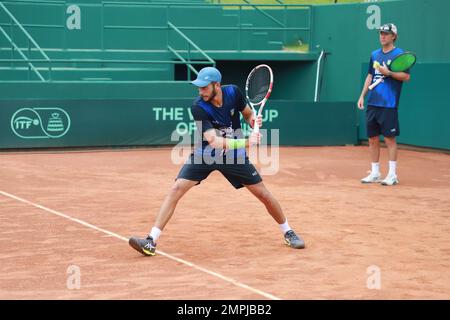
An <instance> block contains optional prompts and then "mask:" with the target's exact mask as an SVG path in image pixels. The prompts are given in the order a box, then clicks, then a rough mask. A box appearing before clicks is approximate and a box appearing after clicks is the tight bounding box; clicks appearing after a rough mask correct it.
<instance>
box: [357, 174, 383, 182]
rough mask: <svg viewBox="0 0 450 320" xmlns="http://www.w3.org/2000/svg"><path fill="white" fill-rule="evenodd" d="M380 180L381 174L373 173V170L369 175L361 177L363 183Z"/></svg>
mask: <svg viewBox="0 0 450 320" xmlns="http://www.w3.org/2000/svg"><path fill="white" fill-rule="evenodd" d="M380 181H381V176H380V174H379V173H378V174H372V172H371V173H370V174H369V175H368V176H367V177H365V178H362V179H361V183H378V182H380Z"/></svg>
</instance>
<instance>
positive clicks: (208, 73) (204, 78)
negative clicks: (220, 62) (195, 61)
mask: <svg viewBox="0 0 450 320" xmlns="http://www.w3.org/2000/svg"><path fill="white" fill-rule="evenodd" d="M221 81H222V75H221V74H220V71H219V70H217V69H216V68H214V67H206V68H203V69H202V70H200V72H199V73H198V75H197V79H195V80H194V81H192V82H191V83H192V84H193V85H195V86H197V87H206V86H207V85H208V84H210V83H211V82H221Z"/></svg>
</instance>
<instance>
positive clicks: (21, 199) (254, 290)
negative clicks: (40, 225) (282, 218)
mask: <svg viewBox="0 0 450 320" xmlns="http://www.w3.org/2000/svg"><path fill="white" fill-rule="evenodd" d="M0 194H2V195H3V196H5V197H8V198H11V199H14V200H17V201H19V202H22V203H25V204H28V205H31V206H33V207H35V208H38V209H41V210H44V211H47V212H49V213H51V214H53V215H56V216H58V217H61V218H65V219H67V220H69V221H72V222H75V223H78V224H81V225H82V226H85V227H87V228H89V229H92V230H96V231H99V232H101V233H104V234H107V235H109V236H112V237H114V238H117V239H119V240H122V241H126V242H128V238H126V237H123V236H121V235H119V234H117V233H114V232H112V231H109V230H106V229H104V228H100V227H97V226H95V225H93V224H91V223H89V222H86V221H84V220H81V219H78V218H74V217H72V216H69V215H67V214H64V213H62V212H59V211H56V210H53V209H50V208H47V207H45V206H43V205H40V204H37V203H34V202H32V201H29V200H26V199H24V198H21V197H18V196H16V195H13V194H11V193H8V192H5V191H2V190H0ZM158 254H159V255H161V256H164V257H166V258H168V259H170V260H173V261H176V262H178V263H181V264H184V265H186V266H188V267H191V268H193V269H195V270H198V271H201V272H203V273H206V274H208V275H210V276H213V277H216V278H219V279H221V280H223V281H225V282H228V283H231V284H233V285H234V286H236V287H239V288H242V289H246V290H248V291H251V292H253V293H255V294H258V295H261V296H263V297H265V298H267V299H270V300H281V298H279V297H277V296H274V295H272V294H270V293H267V292H264V291H262V290H259V289H256V288H253V287H251V286H249V285H246V284H244V283H242V282H239V281H237V280H235V279H233V278H230V277H227V276H224V275H222V274H220V273H218V272H215V271H212V270H209V269H206V268H204V267H201V266H199V265H196V264H195V263H192V262H189V261H187V260H184V259H180V258H177V257H174V256H172V255H171V254H168V253H165V252H163V251H159V250H158ZM150 259H151V258H150Z"/></svg>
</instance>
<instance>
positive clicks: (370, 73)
mask: <svg viewBox="0 0 450 320" xmlns="http://www.w3.org/2000/svg"><path fill="white" fill-rule="evenodd" d="M374 74H375V70H374V68H373V60H372V57H370V61H369V70H368V73H367V77H366V80H365V81H364V86H363V88H362V91H361V95H360V96H359V99H358V108H359V109H361V110H364V97H365V96H366V94H367V92H368V91H369V86H370V84H371V83H372V79H373V75H374Z"/></svg>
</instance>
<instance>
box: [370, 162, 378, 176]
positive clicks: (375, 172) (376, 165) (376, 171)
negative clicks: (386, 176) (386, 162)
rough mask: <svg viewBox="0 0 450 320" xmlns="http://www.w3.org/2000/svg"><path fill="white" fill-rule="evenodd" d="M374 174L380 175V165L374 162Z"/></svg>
mask: <svg viewBox="0 0 450 320" xmlns="http://www.w3.org/2000/svg"><path fill="white" fill-rule="evenodd" d="M371 173H372V174H375V175H379V174H380V163H379V162H372V171H371Z"/></svg>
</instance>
